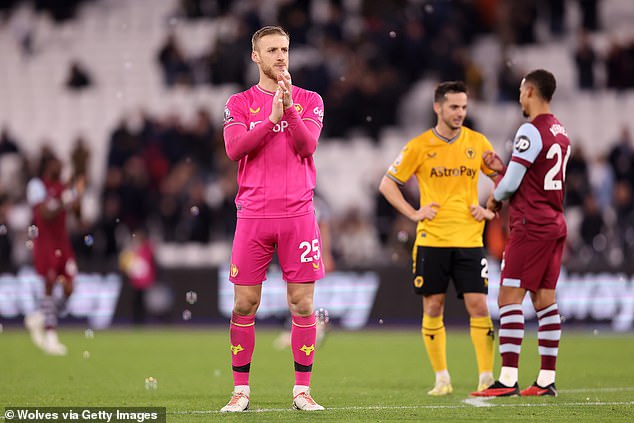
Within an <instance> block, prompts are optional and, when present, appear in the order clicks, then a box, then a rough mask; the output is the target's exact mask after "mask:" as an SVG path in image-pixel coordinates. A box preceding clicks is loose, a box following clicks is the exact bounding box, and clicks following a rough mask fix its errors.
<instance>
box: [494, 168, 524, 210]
mask: <svg viewBox="0 0 634 423" xmlns="http://www.w3.org/2000/svg"><path fill="white" fill-rule="evenodd" d="M527 170H528V169H527V168H526V167H525V166H524V165H522V164H519V163H517V162H513V161H512V162H511V163H509V166H508V168H507V170H506V173H505V174H504V177H503V178H502V180H501V181H500V182H499V183H498V186H497V187H496V188H495V191H493V198H494V199H495V200H496V201H503V200H506V199H508V198H510V197H511V196H512V195H513V194H515V191H517V189H518V188H519V187H520V184H521V183H522V180H523V179H524V175H525V174H526V171H527Z"/></svg>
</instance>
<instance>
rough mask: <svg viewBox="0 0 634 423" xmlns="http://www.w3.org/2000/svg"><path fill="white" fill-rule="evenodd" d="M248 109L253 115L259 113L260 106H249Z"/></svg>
mask: <svg viewBox="0 0 634 423" xmlns="http://www.w3.org/2000/svg"><path fill="white" fill-rule="evenodd" d="M249 111H250V112H251V114H253V115H255V114H257V113H260V108H259V107H258V108H257V109H253V108H251V107H249Z"/></svg>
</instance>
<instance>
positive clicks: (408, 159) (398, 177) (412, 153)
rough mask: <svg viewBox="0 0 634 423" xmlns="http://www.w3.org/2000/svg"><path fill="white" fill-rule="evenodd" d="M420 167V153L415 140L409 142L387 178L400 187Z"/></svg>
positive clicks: (390, 168) (388, 172) (393, 163)
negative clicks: (415, 145)
mask: <svg viewBox="0 0 634 423" xmlns="http://www.w3.org/2000/svg"><path fill="white" fill-rule="evenodd" d="M417 166H418V151H417V149H416V148H415V147H414V143H413V140H412V141H410V142H408V143H407V145H406V146H405V147H403V149H402V150H401V152H400V153H399V155H398V156H397V157H396V159H394V161H393V162H392V165H391V166H390V167H389V169H388V170H387V176H388V177H389V178H390V179H392V180H393V181H394V182H396V183H397V184H399V185H403V184H404V183H405V182H407V181H408V180H409V178H411V177H412V175H413V174H414V172H415V171H416V167H417Z"/></svg>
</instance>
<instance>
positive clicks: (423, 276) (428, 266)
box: [412, 246, 453, 396]
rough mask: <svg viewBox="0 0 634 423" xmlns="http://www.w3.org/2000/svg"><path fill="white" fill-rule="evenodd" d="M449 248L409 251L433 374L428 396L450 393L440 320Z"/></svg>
mask: <svg viewBox="0 0 634 423" xmlns="http://www.w3.org/2000/svg"><path fill="white" fill-rule="evenodd" d="M450 253H451V251H450V249H449V248H435V247H421V246H415V247H414V252H413V256H412V258H413V263H414V266H413V272H414V280H413V284H414V291H415V292H416V293H417V294H418V295H422V297H423V299H422V302H423V321H422V328H421V334H422V337H423V342H424V343H425V350H426V351H427V356H428V357H429V361H430V363H431V367H432V369H433V370H434V374H435V383H434V388H433V389H432V390H430V391H428V392H427V394H429V395H435V396H437V395H447V394H450V393H451V392H452V391H453V387H452V386H451V376H450V375H449V368H448V366H447V332H446V330H445V324H444V321H443V314H444V310H445V293H446V292H447V287H448V285H449V269H450Z"/></svg>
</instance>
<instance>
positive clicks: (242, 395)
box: [220, 385, 251, 413]
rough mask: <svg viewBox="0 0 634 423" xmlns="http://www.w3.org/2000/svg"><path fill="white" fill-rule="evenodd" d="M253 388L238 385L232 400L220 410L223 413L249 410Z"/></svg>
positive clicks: (232, 394)
mask: <svg viewBox="0 0 634 423" xmlns="http://www.w3.org/2000/svg"><path fill="white" fill-rule="evenodd" d="M250 395H251V388H249V385H238V386H235V387H234V388H233V392H232V393H231V399H230V400H229V402H228V403H227V405H225V406H224V407H222V408H221V409H220V412H221V413H237V412H240V411H246V410H248V409H249V397H250Z"/></svg>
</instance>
